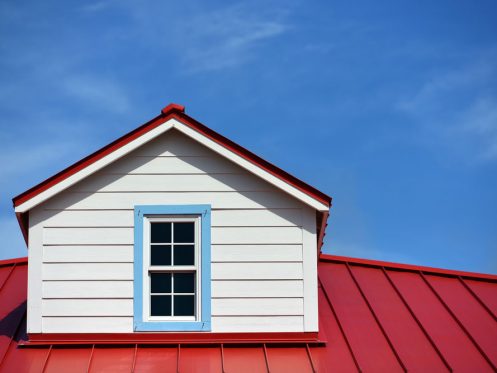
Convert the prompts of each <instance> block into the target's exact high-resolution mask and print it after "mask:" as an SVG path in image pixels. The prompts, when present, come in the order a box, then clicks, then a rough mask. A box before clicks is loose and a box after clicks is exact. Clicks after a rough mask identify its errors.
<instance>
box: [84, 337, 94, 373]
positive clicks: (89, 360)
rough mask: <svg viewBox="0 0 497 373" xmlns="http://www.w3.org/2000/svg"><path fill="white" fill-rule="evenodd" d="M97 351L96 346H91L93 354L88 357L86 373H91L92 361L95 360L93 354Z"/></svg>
mask: <svg viewBox="0 0 497 373" xmlns="http://www.w3.org/2000/svg"><path fill="white" fill-rule="evenodd" d="M94 351H95V345H94V344H93V345H92V346H91V352H90V356H89V357H88V366H87V368H86V373H89V372H90V368H91V363H92V360H93V352H94Z"/></svg>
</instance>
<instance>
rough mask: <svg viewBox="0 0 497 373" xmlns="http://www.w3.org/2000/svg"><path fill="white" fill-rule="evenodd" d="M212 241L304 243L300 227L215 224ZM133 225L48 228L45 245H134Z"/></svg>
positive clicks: (232, 242) (44, 240) (212, 230)
mask: <svg viewBox="0 0 497 373" xmlns="http://www.w3.org/2000/svg"><path fill="white" fill-rule="evenodd" d="M211 237H212V239H211V240H212V241H211V242H212V244H213V245H216V244H300V243H301V242H302V229H301V228H299V227H212V229H211ZM133 242H134V239H133V228H131V227H71V228H45V229H44V230H43V243H44V244H45V245H71V244H72V245H132V244H133Z"/></svg>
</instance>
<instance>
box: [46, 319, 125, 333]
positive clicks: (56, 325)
mask: <svg viewBox="0 0 497 373" xmlns="http://www.w3.org/2000/svg"><path fill="white" fill-rule="evenodd" d="M41 324H42V332H43V333H132V332H133V318H132V317H88V316H84V317H72V316H70V317H58V316H57V317H42V321H41Z"/></svg>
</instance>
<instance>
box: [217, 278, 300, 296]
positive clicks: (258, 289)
mask: <svg viewBox="0 0 497 373" xmlns="http://www.w3.org/2000/svg"><path fill="white" fill-rule="evenodd" d="M211 289H212V290H211V293H212V297H213V298H260V297H270V298H285V297H303V296H304V290H303V281H302V280H283V281H281V280H264V281H235V280H233V281H231V280H230V281H212V283H211Z"/></svg>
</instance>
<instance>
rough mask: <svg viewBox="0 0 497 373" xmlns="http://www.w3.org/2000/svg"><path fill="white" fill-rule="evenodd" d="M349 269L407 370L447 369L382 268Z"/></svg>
mask: <svg viewBox="0 0 497 373" xmlns="http://www.w3.org/2000/svg"><path fill="white" fill-rule="evenodd" d="M350 268H351V270H352V272H353V273H354V275H355V276H356V279H357V281H358V283H359V285H360V287H361V288H362V290H363V292H364V294H365V296H366V297H367V298H368V299H369V302H370V304H371V306H372V308H373V309H374V311H375V313H376V314H377V316H378V319H379V321H380V322H381V324H382V325H383V327H384V329H385V332H386V334H387V335H388V337H389V338H390V339H391V341H392V344H393V345H394V346H395V348H396V350H397V352H398V354H399V357H400V358H401V360H402V362H403V363H404V365H405V366H406V369H407V370H409V371H414V372H416V371H417V372H421V371H426V369H428V368H430V369H434V370H437V371H447V370H448V369H447V367H446V366H445V365H444V363H443V361H442V360H441V359H440V357H439V356H438V354H437V352H436V351H435V350H434V349H433V347H432V346H431V344H430V342H429V340H428V339H427V338H426V336H425V335H424V334H423V331H422V330H421V329H420V328H419V326H418V325H417V323H416V321H415V320H414V319H413V318H412V316H411V314H410V313H409V311H408V309H407V308H406V307H405V306H404V304H403V303H402V300H401V299H400V298H399V296H398V295H397V293H396V292H395V290H394V288H393V287H392V286H391V285H390V283H389V281H388V279H387V278H386V276H385V274H384V273H383V271H379V270H378V269H375V268H371V267H362V266H354V265H351V266H350Z"/></svg>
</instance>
